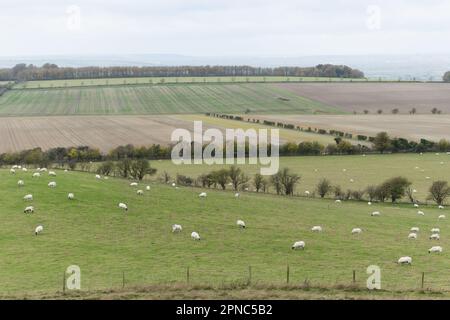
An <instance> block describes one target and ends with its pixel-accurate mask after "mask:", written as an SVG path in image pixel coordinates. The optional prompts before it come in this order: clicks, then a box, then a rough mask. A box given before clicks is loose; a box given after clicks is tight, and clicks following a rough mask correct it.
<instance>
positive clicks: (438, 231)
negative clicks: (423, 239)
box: [431, 228, 441, 233]
mask: <svg viewBox="0 0 450 320" xmlns="http://www.w3.org/2000/svg"><path fill="white" fill-rule="evenodd" d="M431 233H441V230H439V228H433V229H431Z"/></svg>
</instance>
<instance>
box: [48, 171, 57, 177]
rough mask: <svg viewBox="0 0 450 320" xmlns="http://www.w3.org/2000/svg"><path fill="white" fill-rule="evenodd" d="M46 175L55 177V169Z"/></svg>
mask: <svg viewBox="0 0 450 320" xmlns="http://www.w3.org/2000/svg"><path fill="white" fill-rule="evenodd" d="M48 175H49V176H52V177H56V172H55V171H49V172H48Z"/></svg>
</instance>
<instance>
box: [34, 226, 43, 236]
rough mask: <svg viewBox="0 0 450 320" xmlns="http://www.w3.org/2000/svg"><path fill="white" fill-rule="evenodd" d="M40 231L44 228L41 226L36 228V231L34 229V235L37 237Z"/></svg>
mask: <svg viewBox="0 0 450 320" xmlns="http://www.w3.org/2000/svg"><path fill="white" fill-rule="evenodd" d="M42 231H44V227H43V226H37V227H36V229H34V234H35V235H38V234H39V233H41V232H42Z"/></svg>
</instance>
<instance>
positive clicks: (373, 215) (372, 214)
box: [370, 211, 381, 217]
mask: <svg viewBox="0 0 450 320" xmlns="http://www.w3.org/2000/svg"><path fill="white" fill-rule="evenodd" d="M380 214H381V213H380V212H379V211H374V212H372V213H371V214H370V215H371V216H372V217H378V216H380Z"/></svg>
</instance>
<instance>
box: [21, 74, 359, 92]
mask: <svg viewBox="0 0 450 320" xmlns="http://www.w3.org/2000/svg"><path fill="white" fill-rule="evenodd" d="M349 81H352V82H353V81H358V82H360V81H367V79H365V78H361V79H359V78H358V79H352V78H326V77H277V76H275V77H132V78H100V79H68V80H36V81H26V82H22V83H19V84H17V85H15V86H14V88H15V89H25V88H28V89H37V88H66V87H87V86H117V85H119V86H122V85H136V84H138V85H139V84H178V83H179V84H186V83H188V84H194V83H216V84H217V83H247V82H249V83H255V82H256V83H264V82H266V83H270V82H275V83H277V82H349Z"/></svg>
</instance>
